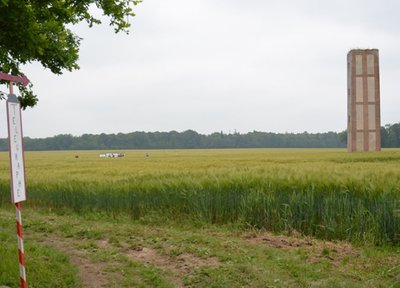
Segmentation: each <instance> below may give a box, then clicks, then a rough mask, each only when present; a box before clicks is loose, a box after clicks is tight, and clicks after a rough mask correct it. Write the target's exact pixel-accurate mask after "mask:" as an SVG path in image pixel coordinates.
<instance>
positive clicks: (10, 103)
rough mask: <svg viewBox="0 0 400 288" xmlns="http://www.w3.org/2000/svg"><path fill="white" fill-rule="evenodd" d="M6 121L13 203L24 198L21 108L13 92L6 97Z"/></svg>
mask: <svg viewBox="0 0 400 288" xmlns="http://www.w3.org/2000/svg"><path fill="white" fill-rule="evenodd" d="M7 122H8V139H9V153H10V172H11V199H12V202H13V203H18V202H21V201H25V200H26V187H25V186H26V185H25V165H24V151H23V147H24V146H23V142H22V141H23V139H22V121H21V109H20V105H19V101H18V99H17V97H16V96H15V95H13V94H11V95H9V96H8V99H7Z"/></svg>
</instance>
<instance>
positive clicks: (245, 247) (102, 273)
mask: <svg viewBox="0 0 400 288" xmlns="http://www.w3.org/2000/svg"><path fill="white" fill-rule="evenodd" d="M10 208H12V207H10ZM10 208H2V210H1V211H0V227H2V230H0V237H1V241H2V245H1V246H0V255H1V260H2V261H0V286H1V285H7V286H9V287H12V288H14V287H15V288H17V287H19V284H18V256H17V247H16V246H17V245H16V240H15V231H14V229H13V228H14V225H13V224H14V221H13V220H14V219H13V218H14V211H13V209H10ZM23 216H24V234H25V248H26V249H25V250H26V253H25V254H26V267H27V280H28V285H29V287H40V288H47V287H49V288H50V287H51V288H53V287H68V288H79V287H96V288H97V287H118V288H120V287H229V288H231V287H232V288H235V287H285V288H286V287H296V288H297V287H349V288H354V287H360V288H361V287H371V288H372V287H373V288H376V287H382V288H383V287H385V288H387V287H399V285H398V284H399V282H398V281H399V280H400V276H399V275H400V256H399V252H400V251H399V250H398V248H394V247H386V248H377V247H372V246H362V247H352V246H351V245H349V244H348V243H345V242H326V241H318V240H315V239H312V238H307V237H303V236H300V235H298V234H296V235H292V236H278V235H273V234H271V233H268V232H265V231H260V230H249V229H248V230H240V229H239V230H238V229H237V228H236V227H233V226H231V225H222V226H221V225H218V226H216V225H205V224H201V223H193V222H192V221H189V220H188V221H180V220H179V221H171V220H167V221H159V220H158V219H154V218H153V217H152V216H150V215H147V216H144V217H142V218H141V219H140V220H132V219H131V218H129V217H124V216H122V215H119V216H117V217H115V218H114V219H113V218H112V217H111V218H110V217H106V216H104V215H98V214H93V213H89V214H87V215H83V214H82V215H77V214H75V213H70V212H68V211H64V213H60V211H58V212H57V213H54V212H53V211H50V210H49V209H43V208H28V209H24V211H23ZM4 259H5V260H6V261H4Z"/></svg>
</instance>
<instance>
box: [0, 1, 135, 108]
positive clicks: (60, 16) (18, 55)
mask: <svg viewBox="0 0 400 288" xmlns="http://www.w3.org/2000/svg"><path fill="white" fill-rule="evenodd" d="M139 2H141V0H0V12H1V13H0V71H1V72H5V73H11V74H14V75H21V74H23V73H22V71H21V65H24V64H27V63H30V62H33V61H38V62H40V63H41V64H42V65H43V66H44V67H45V68H47V69H50V71H51V72H53V73H55V74H62V73H63V70H67V71H72V70H74V69H79V66H78V63H77V61H78V57H79V44H80V41H81V38H79V36H78V35H75V34H74V33H73V32H72V31H71V30H70V29H69V28H68V27H70V26H71V25H75V24H77V23H79V22H82V21H86V22H87V23H88V25H89V27H92V26H93V25H94V24H100V23H101V21H100V20H99V19H98V18H95V17H94V16H93V15H92V14H91V11H93V9H92V8H93V7H94V6H95V7H97V8H98V9H101V10H102V11H103V13H104V15H106V16H108V17H109V19H110V25H111V26H113V27H114V30H115V32H116V33H118V32H121V31H122V32H125V33H128V29H129V27H130V23H129V17H133V16H135V14H134V13H133V10H132V8H133V6H135V5H136V4H138V3H139ZM18 88H19V90H20V92H21V96H20V102H21V106H22V107H23V109H25V108H26V107H28V106H29V107H33V106H35V105H36V103H37V101H38V100H37V97H36V95H34V93H33V91H32V86H29V87H28V88H26V87H24V86H22V85H18Z"/></svg>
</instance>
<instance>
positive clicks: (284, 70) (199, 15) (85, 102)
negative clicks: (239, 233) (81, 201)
mask: <svg viewBox="0 0 400 288" xmlns="http://www.w3.org/2000/svg"><path fill="white" fill-rule="evenodd" d="M399 11H400V2H399V1H397V0H392V1H391V0H382V1H371V0H336V1H318V0H314V1H313V0H292V1H289V0H287V1H284V0H276V1H268V0H247V1H242V0H168V1H165V0H144V2H143V3H141V4H140V5H138V6H136V8H135V12H136V14H137V16H136V17H134V18H132V19H131V23H132V28H131V33H130V34H129V35H125V34H117V35H115V34H114V32H113V29H112V28H110V27H109V26H108V23H104V24H103V25H101V26H97V27H95V28H92V29H89V28H87V27H86V25H85V24H82V25H79V26H76V27H74V28H73V30H74V31H76V33H77V34H78V35H79V36H81V37H82V38H84V40H83V41H82V45H81V52H80V60H79V65H80V66H81V69H80V70H78V71H74V72H72V73H70V72H65V73H64V74H63V75H61V76H55V75H52V74H51V72H50V71H47V70H44V69H43V68H42V67H41V66H40V65H39V64H31V65H29V66H27V68H26V69H25V71H26V74H27V76H28V77H29V78H30V79H31V80H32V81H33V82H34V84H35V92H36V93H37V94H38V96H39V104H38V105H37V106H36V107H35V108H33V109H27V110H26V111H24V113H23V123H24V134H25V136H30V137H48V136H53V135H57V134H66V133H68V134H72V135H82V134H84V133H91V134H99V133H119V132H122V133H128V132H133V131H171V130H176V131H184V130H187V129H193V130H196V131H198V132H199V133H205V134H209V133H212V132H215V131H218V132H219V131H224V132H226V133H229V132H234V131H235V130H236V131H237V132H240V133H246V132H249V131H253V130H257V131H268V132H303V131H308V132H327V131H342V130H344V129H346V117H347V116H346V114H347V96H346V90H347V86H346V85H347V80H346V79H347V78H346V77H347V71H346V55H347V53H348V51H349V50H350V49H353V48H378V49H379V52H380V68H381V70H380V73H381V114H382V125H383V124H387V123H397V122H399V121H400V113H399V112H400V108H399V107H400V105H399V104H400V99H399V93H400V17H399ZM5 89H6V88H5V87H4V86H2V87H0V90H2V91H4V90H5ZM2 103H3V104H1V108H0V113H1V115H3V116H1V117H2V118H3V121H2V123H3V125H1V126H0V137H5V135H6V134H7V132H6V124H5V123H6V122H5V119H6V118H5V112H4V110H5V109H4V108H5V103H4V102H2Z"/></svg>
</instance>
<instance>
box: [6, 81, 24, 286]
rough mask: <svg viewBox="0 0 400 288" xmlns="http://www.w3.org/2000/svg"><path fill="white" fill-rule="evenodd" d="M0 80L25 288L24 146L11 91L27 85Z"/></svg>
mask: <svg viewBox="0 0 400 288" xmlns="http://www.w3.org/2000/svg"><path fill="white" fill-rule="evenodd" d="M0 80H6V81H9V84H10V94H9V95H8V98H7V102H6V105H7V124H8V125H7V126H8V143H9V156H10V173H11V201H12V203H14V204H15V208H16V220H17V238H18V257H19V276H20V283H21V288H27V287H28V286H27V284H26V271H25V257H24V241H23V238H22V219H21V202H22V201H25V200H26V182H25V161H24V144H23V134H22V118H21V106H20V103H19V100H18V98H17V96H16V95H15V94H14V91H13V85H14V84H13V83H14V82H19V83H21V84H23V85H24V86H26V85H27V84H28V83H29V80H28V78H26V76H23V77H20V76H14V75H9V74H5V73H0Z"/></svg>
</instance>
